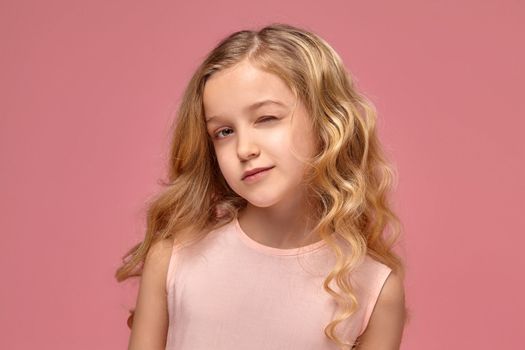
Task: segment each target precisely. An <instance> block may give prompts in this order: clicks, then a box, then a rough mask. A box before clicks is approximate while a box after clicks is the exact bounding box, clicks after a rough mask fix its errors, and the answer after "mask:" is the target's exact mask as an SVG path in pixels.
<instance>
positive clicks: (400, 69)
mask: <svg viewBox="0 0 525 350" xmlns="http://www.w3.org/2000/svg"><path fill="white" fill-rule="evenodd" d="M245 4H246V2H243V1H229V2H224V1H223V2H221V3H219V2H215V1H202V0H194V1H190V2H184V3H183V2H176V1H148V2H146V1H122V0H120V1H83V2H79V1H65V0H62V1H56V0H55V1H45V2H44V1H27V0H26V1H21V0H16V1H15V0H10V1H5V0H4V1H2V2H1V3H0V36H1V37H0V42H1V51H2V54H0V96H1V103H0V152H1V162H0V198H1V202H0V205H1V208H0V213H1V214H0V219H1V223H2V234H1V246H2V253H1V254H0V269H1V270H0V273H1V276H2V278H3V281H2V287H1V288H0V332H1V335H0V348H2V349H11V350H16V349H35V348H38V349H56V350H58V349H123V348H125V347H126V346H127V342H128V336H129V330H128V328H127V326H126V317H127V309H128V308H129V307H132V306H133V303H134V294H133V293H134V291H135V290H136V289H135V288H136V287H137V283H136V282H129V283H124V284H117V283H116V281H115V280H114V277H113V274H114V271H115V269H116V268H117V266H118V265H119V262H120V258H121V256H122V255H123V254H124V252H125V251H126V250H127V249H128V248H130V247H131V245H132V244H134V243H135V242H137V241H138V240H139V239H141V237H142V235H143V230H144V211H143V210H144V202H145V201H146V200H147V199H148V198H149V196H150V195H152V194H153V193H154V192H155V191H156V190H158V189H159V186H158V185H157V181H158V179H159V178H160V177H161V176H163V174H164V162H165V159H166V154H167V148H168V139H169V135H168V126H169V123H170V120H171V117H172V115H173V111H174V110H175V107H176V105H177V103H178V102H179V98H180V94H181V93H182V89H183V87H184V86H185V84H186V83H187V82H188V79H189V77H190V75H191V73H192V72H193V70H194V69H195V68H196V66H197V64H198V62H200V60H201V59H202V58H203V57H204V55H205V54H206V53H207V52H208V51H209V50H210V49H211V48H212V47H213V45H215V44H216V43H217V41H218V40H219V39H220V38H222V37H223V36H225V35H227V34H229V33H230V32H232V31H235V30H239V29H242V28H245V27H250V28H252V27H254V26H260V25H263V24H267V23H269V22H273V21H282V22H288V23H290V24H294V25H298V26H303V27H304V28H307V29H310V30H313V31H315V32H317V33H318V34H320V35H321V36H322V37H324V38H325V39H326V40H327V41H328V42H329V43H330V44H331V45H332V46H333V47H334V48H335V49H336V50H337V51H338V52H339V53H340V55H341V57H342V58H343V60H344V62H345V64H346V66H347V67H348V69H349V70H350V71H351V72H352V73H353V74H354V76H355V77H356V79H357V81H358V85H359V86H360V88H361V89H362V90H363V91H364V92H365V93H366V94H367V95H368V96H369V97H370V98H371V99H372V101H373V102H374V103H375V104H376V106H377V109H378V111H379V118H380V121H379V127H380V132H381V135H382V139H383V142H384V144H385V147H386V148H387V151H388V152H389V153H390V154H391V155H392V158H393V159H394V160H395V164H396V166H397V168H398V171H399V174H400V178H399V185H398V188H397V192H396V197H395V203H396V207H397V209H398V212H399V214H400V216H401V218H402V220H403V222H404V225H405V230H406V234H405V236H404V240H403V244H404V249H405V250H406V254H407V262H408V271H407V272H408V276H407V281H406V288H407V301H408V304H409V307H410V308H411V311H412V318H411V320H410V323H409V324H408V326H407V328H406V330H405V335H404V341H403V346H402V348H403V349H518V348H522V346H523V330H524V329H523V314H524V312H525V302H524V301H523V295H524V292H525V289H524V287H523V284H524V276H525V274H524V273H523V271H522V269H523V267H524V266H525V264H524V263H525V260H524V258H523V255H520V253H521V252H522V251H523V248H522V247H523V245H524V244H525V239H524V238H523V234H524V233H525V232H524V229H523V228H524V227H525V222H524V221H525V220H524V216H525V215H524V214H523V209H524V206H523V204H519V203H523V198H524V194H525V193H524V192H525V191H524V185H523V179H524V177H525V166H524V159H525V157H524V153H525V152H524V149H525V148H524V147H523V142H522V141H521V140H520V137H521V136H522V133H523V130H524V126H525V122H524V117H525V113H524V112H525V107H524V106H525V104H524V97H523V92H524V88H523V82H524V81H525V74H524V65H523V62H525V52H524V48H523V47H524V46H523V34H524V33H525V25H524V23H525V16H524V13H525V11H524V10H525V6H524V5H523V2H520V1H510V0H504V1H502V0H497V1H496V0H492V1H451V0H448V1H361V2H357V1H316V2H312V3H311V4H307V3H305V2H303V1H267V2H258V3H255V2H253V3H250V5H249V6H247V5H245ZM518 209H520V210H518Z"/></svg>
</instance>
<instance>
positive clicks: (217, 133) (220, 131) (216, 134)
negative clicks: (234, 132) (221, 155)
mask: <svg viewBox="0 0 525 350" xmlns="http://www.w3.org/2000/svg"><path fill="white" fill-rule="evenodd" d="M225 130H231V129H230V128H224V129H221V130H219V131H217V132H216V133H215V134H213V136H214V137H215V138H217V139H222V137H220V135H221V133H222V132H223V131H225ZM222 135H223V134H222ZM226 136H227V135H226Z"/></svg>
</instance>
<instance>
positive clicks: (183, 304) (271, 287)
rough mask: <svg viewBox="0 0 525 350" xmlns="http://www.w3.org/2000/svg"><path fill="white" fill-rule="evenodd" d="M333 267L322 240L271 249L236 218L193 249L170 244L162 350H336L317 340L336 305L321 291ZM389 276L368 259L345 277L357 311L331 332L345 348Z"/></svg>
mask: <svg viewBox="0 0 525 350" xmlns="http://www.w3.org/2000/svg"><path fill="white" fill-rule="evenodd" d="M334 263H335V254H334V253H333V252H332V251H331V248H330V247H329V246H328V245H326V243H325V242H324V241H323V240H321V241H318V242H315V243H313V244H310V245H306V246H303V247H299V248H291V249H281V248H274V247H270V246H266V245H263V244H261V243H259V242H257V241H255V240H253V239H252V238H250V237H249V236H248V235H247V234H246V233H245V232H244V231H243V230H242V228H241V226H240V225H239V222H238V220H237V219H234V220H233V221H231V222H230V223H228V224H226V225H224V226H222V227H220V228H217V229H215V230H213V231H211V232H209V233H208V235H207V236H206V237H204V238H203V239H202V240H201V241H199V242H197V243H195V244H193V245H189V246H184V247H182V246H180V245H177V244H174V245H173V251H172V255H171V258H170V262H169V267H168V274H167V280H166V294H167V298H168V299H167V303H168V314H169V328H168V334H167V340H166V350H209V349H214V350H223V349H224V350H226V349H227V350H235V349H250V350H258V349H264V350H272V349H290V350H297V349H302V350H308V349H312V350H314V349H315V350H322V349H327V350H328V349H330V350H337V349H338V347H337V346H336V344H335V343H334V342H333V341H331V340H330V339H329V338H327V337H326V335H325V334H324V328H325V327H326V325H327V324H328V323H329V322H330V321H331V320H332V318H333V317H334V316H335V315H336V313H335V312H336V311H337V310H336V309H337V305H336V303H335V301H334V300H333V298H332V296H330V295H329V294H328V293H326V291H325V290H324V289H323V286H322V284H323V281H324V279H325V278H326V276H327V275H328V273H329V272H330V271H331V269H332V268H333V265H334ZM390 272H391V269H390V268H389V267H388V266H386V265H384V264H382V263H380V262H378V261H376V260H374V259H372V258H371V257H369V256H368V255H367V256H366V257H365V259H364V260H363V261H362V263H361V264H360V265H359V266H358V268H357V269H356V270H355V271H353V272H352V274H351V277H350V280H351V283H352V286H353V288H354V291H355V293H357V294H356V295H357V299H358V301H359V304H360V305H359V308H358V311H357V312H356V313H355V314H353V315H352V316H351V317H350V318H349V319H348V320H346V321H345V322H343V323H341V324H339V325H338V326H337V328H336V330H337V335H338V336H340V337H342V339H343V340H344V341H345V342H350V343H353V342H354V341H355V339H356V338H357V337H358V336H359V335H360V334H362V333H363V332H364V330H365V328H366V326H367V324H368V321H369V319H370V315H371V314H372V310H373V308H374V305H375V303H376V301H377V298H378V296H379V293H380V291H381V288H382V287H383V285H384V282H385V280H386V279H387V277H388V275H389V274H390ZM330 286H331V287H332V288H333V289H334V290H336V291H338V290H339V289H338V288H337V285H336V284H335V281H332V282H331V283H330Z"/></svg>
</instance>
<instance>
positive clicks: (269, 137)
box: [116, 24, 406, 350]
mask: <svg viewBox="0 0 525 350" xmlns="http://www.w3.org/2000/svg"><path fill="white" fill-rule="evenodd" d="M375 121H376V113H375V110H374V108H373V105H372V104H371V103H370V102H369V101H368V100H367V99H366V98H365V97H364V96H363V95H362V94H360V93H358V92H357V91H356V88H355V86H354V83H353V81H352V78H351V76H350V75H349V73H347V72H346V70H345V69H344V66H343V63H342V61H341V58H340V57H339V56H338V54H337V53H336V52H335V51H334V50H333V49H332V48H331V47H330V46H329V45H328V44H327V43H326V42H325V41H324V40H323V39H321V38H320V37H319V36H317V35H315V34H313V33H311V32H308V31H306V30H302V29H299V28H297V27H293V26H290V25H286V24H273V25H269V26H267V27H264V28H262V29H260V30H259V31H248V30H244V31H239V32H236V33H233V34H231V35H230V36H228V37H227V38H225V39H223V40H222V41H221V42H220V43H219V44H218V46H217V47H216V48H214V49H213V51H211V53H210V54H209V55H208V56H207V57H206V59H205V60H204V62H203V63H202V64H201V65H200V66H199V67H198V69H197V71H196V72H195V74H194V75H193V77H192V79H191V81H190V82H189V85H188V87H187V89H186V90H185V93H184V96H183V99H182V103H181V105H180V107H179V110H178V114H177V118H176V121H175V124H174V126H175V128H174V134H173V141H172V142H173V143H172V147H171V153H170V163H169V164H170V165H169V175H168V176H169V178H168V181H167V182H163V183H162V184H163V186H164V187H165V189H164V191H163V192H162V193H160V195H158V196H157V197H156V198H155V200H154V201H153V202H152V203H151V204H150V207H149V210H148V215H147V231H146V236H145V238H144V240H143V241H142V242H141V243H140V244H137V245H136V246H135V247H133V248H132V249H131V250H130V251H129V252H128V253H127V254H126V255H125V257H124V263H123V265H122V266H121V267H120V268H119V269H118V271H117V273H116V278H117V280H118V281H123V280H125V279H127V278H129V277H132V276H141V280H140V287H139V292H138V296H137V304H136V308H135V309H134V310H132V312H131V316H130V318H129V319H128V325H129V327H130V328H131V335H130V340H129V349H130V350H137V349H148V350H151V349H169V350H185V349H191V350H200V349H302V350H304V349H316V350H319V349H350V348H353V349H354V348H358V349H398V348H399V344H400V342H401V337H402V332H403V327H404V323H405V314H406V313H405V305H404V292H403V282H402V281H403V276H404V273H403V265H402V261H401V259H400V257H398V256H397V255H396V254H395V253H394V252H393V250H392V248H393V246H394V243H395V242H396V240H397V237H398V236H399V232H400V226H401V225H400V222H399V219H398V218H397V216H396V215H395V214H394V212H393V211H392V210H391V209H390V206H389V203H388V194H389V191H390V189H391V187H392V183H393V172H392V169H391V166H390V165H389V163H388V162H387V160H386V157H385V155H384V154H383V151H382V148H381V146H380V143H379V141H378V138H377V134H376V130H375ZM389 224H390V225H391V226H392V228H393V232H392V234H391V235H390V236H389V237H388V239H387V238H386V237H384V236H383V233H384V231H385V229H386V228H387V226H388V225H389Z"/></svg>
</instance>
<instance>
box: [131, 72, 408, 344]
mask: <svg viewBox="0 0 525 350" xmlns="http://www.w3.org/2000/svg"><path fill="white" fill-rule="evenodd" d="M266 99H271V100H278V101H281V102H282V103H283V104H284V106H283V107H278V106H276V105H265V106H263V107H260V108H258V109H253V110H248V109H246V107H247V106H250V105H251V104H253V103H254V102H258V101H261V100H266ZM204 106H205V114H206V119H208V118H210V117H212V116H216V117H217V118H215V119H214V121H213V122H210V123H208V125H207V128H208V133H209V134H210V137H215V135H216V133H217V132H218V131H220V133H219V138H214V139H213V144H214V150H215V152H216V155H217V159H218V162H219V165H220V168H221V171H222V173H223V175H224V177H225V179H226V181H227V182H228V184H229V185H230V186H231V188H232V189H233V190H234V191H235V192H236V193H238V194H239V195H240V196H242V197H243V198H245V199H246V200H247V201H248V206H247V207H246V208H245V210H244V211H242V212H241V213H240V215H239V224H240V225H241V227H242V228H243V230H244V231H245V233H246V234H248V235H249V236H250V237H251V238H252V239H254V240H256V241H258V242H260V243H262V244H265V245H268V246H272V247H276V248H293V247H298V246H299V244H300V243H301V241H300V239H301V238H302V237H301V234H298V233H299V232H301V233H307V232H309V230H310V226H309V223H308V220H307V219H308V216H307V213H308V208H306V206H305V204H304V203H305V189H304V186H303V185H302V184H301V180H302V177H303V174H304V169H305V168H304V165H303V164H302V163H301V161H300V159H298V158H296V155H297V156H298V157H299V158H300V157H306V158H308V157H312V156H313V155H314V154H315V147H314V142H313V140H314V134H313V131H312V129H311V127H310V124H309V120H310V119H309V116H308V114H307V112H306V110H305V108H304V106H303V104H302V103H301V102H300V101H298V100H296V99H295V96H294V95H293V93H292V92H291V91H290V90H289V89H288V88H287V87H286V85H285V84H284V82H283V81H281V80H280V79H279V78H278V77H277V76H275V75H273V74H270V73H267V72H264V71H261V70H259V69H257V68H255V67H253V66H252V65H250V64H249V63H248V62H241V63H240V64H238V65H237V66H235V67H232V68H230V69H227V70H224V71H220V72H218V73H216V74H215V75H214V76H212V77H211V79H210V80H208V82H207V83H206V86H205V89H204ZM266 116H274V117H276V118H277V119H269V118H268V117H266ZM263 117H264V118H263ZM293 151H295V152H296V155H294V153H293ZM266 166H275V167H274V168H273V169H272V170H270V171H269V172H268V173H267V174H266V176H265V177H264V178H261V179H260V180H259V181H257V182H255V183H251V184H248V183H246V182H243V181H242V180H241V177H242V174H243V172H244V171H245V170H248V169H252V168H255V167H266ZM319 239H320V238H319V237H312V238H311V242H314V241H318V240H319ZM311 242H310V243H311ZM302 243H304V242H302ZM308 243H309V242H307V243H306V244H308ZM172 247H173V242H172V241H171V240H163V241H159V242H156V243H154V244H153V245H152V246H151V248H150V250H149V251H148V254H147V257H146V260H145V262H144V267H143V272H142V276H141V280H140V286H139V291H138V296H137V304H136V307H135V317H134V320H133V326H132V330H131V334H130V340H129V345H128V350H142V349H151V350H164V348H165V346H166V337H167V331H168V326H169V320H168V311H167V295H166V274H167V271H168V266H169V265H168V264H169V261H170V257H171V253H172ZM404 300H405V297H404V289H403V283H402V280H401V278H400V277H399V276H398V275H397V274H395V273H393V272H392V273H391V274H390V276H389V277H388V278H387V280H386V282H385V284H384V286H383V289H382V291H381V293H380V295H379V298H378V300H377V302H376V305H375V307H374V310H373V312H372V315H371V317H370V321H369V323H368V326H367V328H366V329H365V331H364V333H363V334H362V335H361V336H360V338H359V339H358V340H359V345H358V347H357V348H358V349H360V350H387V349H388V350H395V349H399V346H400V342H401V338H402V333H403V327H404V322H405V303H404Z"/></svg>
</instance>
